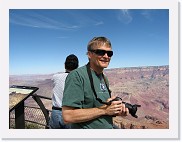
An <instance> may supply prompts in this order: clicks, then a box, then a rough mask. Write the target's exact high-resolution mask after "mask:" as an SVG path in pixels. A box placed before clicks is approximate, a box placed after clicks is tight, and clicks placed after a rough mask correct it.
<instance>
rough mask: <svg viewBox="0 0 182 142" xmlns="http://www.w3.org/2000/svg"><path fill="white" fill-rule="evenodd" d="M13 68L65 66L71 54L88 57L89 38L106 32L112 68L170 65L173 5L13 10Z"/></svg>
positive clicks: (42, 70) (29, 70)
mask: <svg viewBox="0 0 182 142" xmlns="http://www.w3.org/2000/svg"><path fill="white" fill-rule="evenodd" d="M9 24H10V25H9V73H10V74H11V75H13V74H49V73H56V72H60V71H64V61H65V58H66V56H67V55H69V54H75V55H77V56H78V58H79V61H80V63H79V65H80V66H82V65H85V64H86V63H87V62H88V58H87V55H86V52H87V44H88V42H89V40H91V39H92V38H93V37H96V36H105V37H107V38H109V39H110V40H111V43H112V48H113V52H114V55H113V57H112V59H111V62H110V65H109V68H120V67H139V66H161V65H169V11H168V9H166V10H165V9H132V10H131V9H47V10H46V9H40V10H38V9H30V10H28V9H24V10H23V9H10V10H9Z"/></svg>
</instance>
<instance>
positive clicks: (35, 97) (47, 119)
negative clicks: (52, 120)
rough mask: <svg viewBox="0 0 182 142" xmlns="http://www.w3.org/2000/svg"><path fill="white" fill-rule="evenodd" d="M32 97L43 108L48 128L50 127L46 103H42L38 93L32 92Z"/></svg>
mask: <svg viewBox="0 0 182 142" xmlns="http://www.w3.org/2000/svg"><path fill="white" fill-rule="evenodd" d="M32 98H33V99H34V100H35V101H36V102H37V104H38V105H39V107H40V109H41V110H42V112H43V114H44V117H45V120H46V127H45V128H46V129H48V128H49V127H48V125H49V111H48V110H47V109H46V108H45V106H44V104H43V103H42V101H41V99H40V96H38V95H37V94H32Z"/></svg>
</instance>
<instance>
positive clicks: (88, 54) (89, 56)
mask: <svg viewBox="0 0 182 142" xmlns="http://www.w3.org/2000/svg"><path fill="white" fill-rule="evenodd" d="M87 56H88V58H89V59H91V57H92V53H91V52H90V51H88V52H87Z"/></svg>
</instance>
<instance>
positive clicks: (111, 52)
mask: <svg viewBox="0 0 182 142" xmlns="http://www.w3.org/2000/svg"><path fill="white" fill-rule="evenodd" d="M89 51H91V52H94V53H95V54H97V55H99V56H104V55H105V54H106V53H107V56H108V57H112V55H113V51H106V50H101V49H96V50H89Z"/></svg>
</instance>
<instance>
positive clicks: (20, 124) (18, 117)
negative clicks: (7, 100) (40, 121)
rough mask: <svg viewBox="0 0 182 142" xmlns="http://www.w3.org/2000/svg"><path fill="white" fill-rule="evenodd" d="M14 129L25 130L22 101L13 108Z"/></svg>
mask: <svg viewBox="0 0 182 142" xmlns="http://www.w3.org/2000/svg"><path fill="white" fill-rule="evenodd" d="M15 128H16V129H25V115H24V101H23V102H21V103H20V104H19V105H18V106H17V107H16V108H15Z"/></svg>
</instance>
